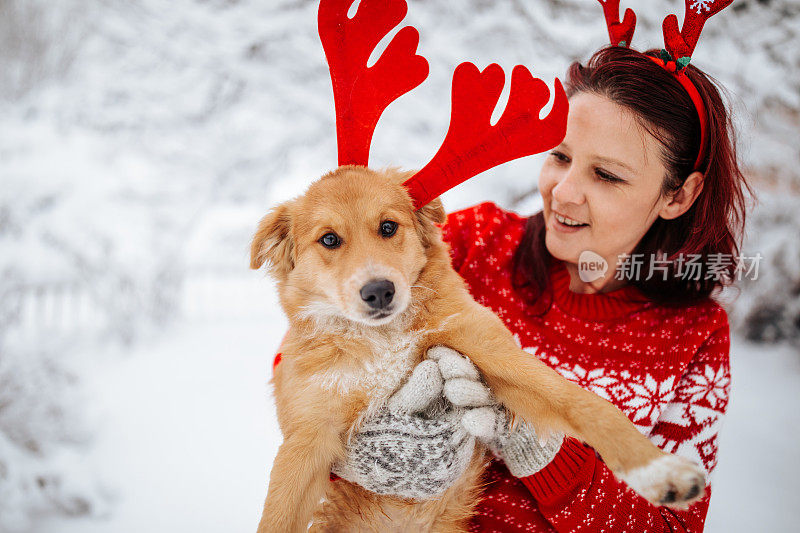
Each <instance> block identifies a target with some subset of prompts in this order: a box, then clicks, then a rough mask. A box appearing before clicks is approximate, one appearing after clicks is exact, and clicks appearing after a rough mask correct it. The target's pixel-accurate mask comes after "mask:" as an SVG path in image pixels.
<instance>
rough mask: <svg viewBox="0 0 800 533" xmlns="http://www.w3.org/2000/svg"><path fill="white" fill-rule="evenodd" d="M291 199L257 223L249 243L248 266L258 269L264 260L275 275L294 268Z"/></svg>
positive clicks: (273, 209) (280, 274) (292, 204)
mask: <svg viewBox="0 0 800 533" xmlns="http://www.w3.org/2000/svg"><path fill="white" fill-rule="evenodd" d="M293 206H294V202H293V201H289V202H284V203H282V204H280V205H277V206H275V207H273V208H272V210H270V212H269V213H267V215H266V216H265V217H264V218H262V219H261V222H259V223H258V229H257V230H256V234H255V235H253V242H252V244H251V245H250V268H252V269H253V270H258V269H259V268H261V265H263V264H264V262H265V261H268V262H269V270H270V272H271V273H272V274H273V275H275V276H285V275H286V274H288V273H289V272H290V271H291V270H292V269H293V268H294V241H293V239H292V234H291V229H292V208H293Z"/></svg>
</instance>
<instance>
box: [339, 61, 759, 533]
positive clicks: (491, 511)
mask: <svg viewBox="0 0 800 533" xmlns="http://www.w3.org/2000/svg"><path fill="white" fill-rule="evenodd" d="M646 55H650V56H654V57H655V56H657V51H656V50H650V51H648V52H646V53H641V52H637V51H634V50H630V49H628V48H624V47H617V46H614V47H607V48H604V49H601V50H599V51H598V52H597V53H595V54H594V55H593V56H592V57H591V59H590V60H589V62H588V63H587V65H586V66H583V65H581V64H579V63H574V64H573V65H571V67H570V69H569V71H568V74H567V80H566V84H565V86H566V89H567V95H568V97H569V99H570V111H569V119H568V124H567V133H566V137H565V138H564V140H563V142H562V143H561V144H560V145H559V146H558V147H556V148H555V149H554V150H553V151H552V152H551V153H550V154H549V155H548V157H547V160H546V162H545V164H544V166H543V167H542V170H541V174H540V176H539V190H540V192H541V194H542V198H543V202H544V209H543V211H542V212H540V213H538V214H536V215H533V216H531V217H529V218H527V219H525V218H521V217H519V216H517V215H515V214H513V213H510V212H506V211H503V210H502V209H500V208H498V207H496V206H494V205H493V204H489V203H484V204H481V205H478V206H476V207H474V208H471V209H466V210H463V211H459V212H456V213H453V214H451V215H450V216H449V217H448V221H447V224H446V225H445V226H444V229H443V230H444V235H445V239H446V240H447V241H448V242H449V244H450V246H451V254H452V262H453V266H454V267H455V268H456V269H457V270H458V271H459V273H460V274H461V275H462V276H463V277H464V279H465V280H466V282H467V283H468V285H469V286H470V290H471V292H472V294H473V296H474V297H475V298H476V299H477V300H478V301H479V302H481V303H482V304H484V305H486V306H488V307H490V308H492V309H493V310H494V311H495V312H496V313H497V314H498V316H500V317H501V318H502V319H503V320H504V321H505V323H506V325H507V326H508V328H509V329H510V330H511V331H512V332H514V333H515V334H516V335H517V336H518V338H519V341H520V343H521V345H522V346H523V347H524V348H527V349H529V351H531V352H534V353H535V356H537V357H539V358H541V359H542V360H543V361H545V362H546V363H548V364H549V365H551V366H552V367H553V368H555V369H556V370H557V371H558V372H560V373H561V374H562V375H564V376H565V377H567V378H568V379H571V380H573V381H575V382H577V383H578V384H580V385H581V386H583V387H584V388H587V389H589V390H591V391H593V392H595V393H597V394H599V395H601V396H603V397H605V398H606V399H608V400H609V401H611V402H612V403H614V404H615V405H616V406H617V407H619V408H620V409H621V410H622V411H623V412H624V413H626V414H627V415H628V417H629V418H630V419H631V420H632V421H633V423H634V424H636V425H637V426H638V428H639V429H640V430H641V431H642V432H643V433H644V434H645V435H647V436H648V437H649V438H650V439H651V440H652V441H653V442H654V443H655V444H656V445H658V446H660V447H661V448H662V449H664V450H666V451H668V452H671V453H675V454H678V455H682V456H685V457H688V458H690V459H692V460H694V461H696V462H697V463H699V464H701V465H702V466H704V467H705V469H706V470H707V472H708V473H709V474H711V473H712V472H713V469H714V466H715V464H716V451H717V431H718V428H719V425H720V421H721V419H722V417H723V415H724V413H725V410H726V406H727V401H728V390H729V383H730V378H729V364H728V351H729V328H728V321H727V316H726V314H725V312H724V311H723V309H722V308H721V307H720V306H719V305H718V304H717V303H715V302H714V301H713V300H712V299H711V298H710V296H711V295H712V294H713V293H714V292H715V290H717V289H719V288H720V287H721V286H722V285H723V284H725V283H728V282H729V281H730V280H731V279H732V278H733V274H734V269H735V262H736V255H737V251H738V246H737V242H738V238H739V234H740V231H741V229H742V226H743V224H744V197H745V196H744V195H745V191H746V190H747V189H748V186H747V184H746V183H745V180H744V177H743V175H742V173H741V171H740V169H739V167H738V164H737V158H736V152H735V142H734V138H733V131H732V125H731V120H730V116H729V114H728V112H727V110H726V108H725V106H724V104H723V102H722V99H721V98H720V95H719V92H718V90H717V88H716V86H715V85H714V83H712V81H711V80H710V79H709V78H708V77H707V76H706V75H705V74H703V73H702V72H701V71H700V70H698V69H697V68H695V67H694V66H691V65H690V66H689V67H687V71H686V72H687V75H688V76H689V78H690V79H691V81H692V82H693V84H694V85H695V86H696V87H697V90H698V92H699V93H700V95H701V98H702V100H703V104H704V106H705V108H706V110H707V120H708V124H707V131H708V133H707V139H706V144H705V146H706V147H707V148H706V150H704V152H705V153H704V154H699V153H698V152H699V151H700V146H701V139H700V124H699V118H698V112H697V111H696V109H695V106H694V105H693V104H692V101H691V100H690V97H689V96H688V94H687V92H686V90H685V89H684V88H683V87H682V86H681V85H680V84H679V83H678V82H677V81H676V79H675V76H674V75H673V74H671V73H670V72H667V71H666V70H665V69H664V68H662V67H661V66H659V65H657V64H656V63H655V62H654V61H652V60H651V59H649V58H648V57H646ZM697 161H700V164H699V166H696V162H697ZM588 252H592V253H591V254H589V255H588V257H590V258H592V259H593V260H594V264H595V266H596V267H599V268H601V272H602V265H603V262H605V264H606V265H607V268H606V270H605V276H601V277H597V276H600V273H594V272H592V271H586V269H581V268H580V262H581V261H583V260H584V258H585V257H587V256H584V257H581V254H585V253H588ZM664 253H666V254H667V255H668V256H669V257H670V258H671V260H670V261H667V260H665V258H664V256H663V254H664ZM626 258H627V260H626ZM592 274H594V275H592ZM533 356H534V355H532V357H533ZM451 400H452V398H451ZM456 403H458V402H457V401H456ZM387 416H388V415H387V414H386V413H383V414H382V415H381V417H382V418H381V420H380V423H379V424H378V425H377V426H375V427H370V426H369V424H368V425H367V427H366V429H365V430H363V432H362V434H360V435H358V438H356V439H355V441H354V442H353V444H352V445H351V447H350V449H349V455H348V461H347V462H346V463H348V464H349V463H353V464H355V463H356V462H358V459H359V457H360V456H362V454H364V453H365V450H367V449H370V447H371V449H372V450H374V449H376V446H375V442H374V441H375V439H378V440H380V449H382V450H395V451H397V450H399V452H398V453H397V454H394V455H393V453H386V454H384V456H383V458H384V461H385V462H386V463H388V464H384V465H382V466H383V467H384V468H389V469H391V464H392V461H395V460H396V461H397V462H398V464H402V468H403V469H406V472H408V469H409V468H411V467H412V465H413V461H410V460H409V457H411V455H413V453H412V452H410V451H409V450H412V451H414V452H417V453H421V451H424V450H427V452H426V453H428V454H429V457H426V461H425V465H426V466H425V468H424V469H419V471H415V472H413V473H411V474H408V475H406V476H400V477H399V478H397V477H396V478H394V479H396V480H397V481H394V482H389V483H388V484H387V483H386V477H385V476H384V477H383V478H382V481H381V483H382V484H381V485H379V486H378V485H374V484H373V481H374V480H375V479H376V478H377V477H380V473H378V472H377V471H373V470H370V468H366V469H365V468H361V469H360V470H358V469H354V468H349V467H348V464H345V465H340V466H339V467H338V468H337V469H336V471H337V472H344V473H345V477H347V475H348V474H349V477H347V478H348V479H351V480H352V481H355V482H357V483H361V484H363V485H365V486H367V487H368V488H373V489H377V490H379V491H380V492H384V493H392V492H393V488H399V484H400V483H405V484H406V485H407V484H408V483H409V481H408V480H409V479H410V478H413V479H415V480H420V481H419V483H418V484H417V485H416V486H415V487H414V490H416V491H417V492H418V493H419V492H420V491H422V492H424V487H425V486H431V487H437V486H440V485H441V483H440V482H441V481H442V480H441V479H427V478H436V476H439V477H443V476H444V477H447V476H449V478H452V477H457V475H458V474H459V472H453V471H451V470H449V469H448V468H447V466H448V465H446V464H445V465H444V466H443V467H442V468H433V467H431V464H432V463H435V461H436V457H433V454H438V455H437V456H438V457H442V458H446V457H452V456H453V455H454V453H453V450H452V449H451V450H448V453H440V451H436V452H434V451H432V450H434V449H437V448H441V447H445V448H447V447H448V446H449V447H450V448H455V447H463V446H472V445H473V444H472V443H473V441H472V440H469V439H457V440H454V439H449V440H448V439H443V440H439V441H436V445H435V446H433V447H431V445H430V442H432V441H431V439H432V438H434V437H435V435H434V434H435V433H436V432H437V431H439V430H440V429H441V426H436V424H441V423H442V420H441V419H438V420H437V419H433V420H431V421H430V423H431V427H432V428H433V429H432V434H431V435H422V433H424V431H423V430H420V428H421V427H423V426H424V423H423V422H422V420H423V419H422V417H419V416H416V417H413V416H412V417H410V419H408V420H404V419H403V418H402V417H396V418H391V419H390V420H387ZM403 424H407V425H409V427H410V426H411V425H413V427H414V428H415V432H404V431H390V430H389V429H387V428H392V427H394V428H395V429H396V428H397V427H401V426H403ZM380 428H382V429H380ZM376 429H379V430H378V431H376ZM526 431H527V430H526V428H524V427H523V428H520V429H518V430H515V431H514V432H511V433H508V432H506V433H505V434H503V435H500V436H499V437H497V438H495V439H494V440H493V441H492V442H491V443H490V445H491V447H492V448H493V450H494V451H495V454H496V455H497V457H498V459H497V460H495V461H494V462H493V463H492V464H491V466H490V468H489V470H488V474H487V480H486V481H487V486H486V489H485V491H484V494H483V499H482V501H481V503H480V505H479V507H478V510H477V514H476V516H475V518H474V520H473V522H472V530H473V531H502V532H512V531H563V532H571V531H578V530H580V531H648V532H655V531H701V530H702V529H703V523H704V521H705V516H706V512H707V510H708V503H709V497H710V492H711V490H710V488H709V490H708V491H707V493H706V495H705V496H704V497H703V498H702V499H701V500H700V501H698V502H697V503H695V504H693V505H692V506H691V507H690V508H689V509H688V510H686V511H675V510H671V509H668V508H666V507H655V506H653V505H651V504H649V503H648V502H647V501H646V500H644V499H643V498H642V497H640V496H638V495H637V494H635V493H634V492H633V491H631V490H630V489H629V488H627V486H626V485H625V484H624V483H623V482H621V481H619V480H617V479H616V478H615V477H614V476H613V475H612V474H611V472H610V471H609V469H608V468H607V467H606V466H605V465H604V464H603V463H602V461H601V460H600V459H599V458H598V457H597V456H596V454H595V453H594V451H593V450H591V449H590V448H588V447H586V446H584V445H582V444H580V443H579V442H578V441H576V440H574V439H571V438H566V439H562V438H561V437H558V436H557V437H551V438H550V439H549V440H548V441H546V442H544V443H541V442H539V439H537V438H536V437H535V436H534V435H531V434H530V433H529V432H526ZM451 433H452V432H451ZM409 439H411V442H409ZM414 439H417V440H418V441H419V446H418V447H417V448H415V445H417V444H418V442H417V440H414ZM425 439H427V440H425ZM423 440H425V442H426V444H425V445H424V446H423V445H422V444H421V443H422V441H423ZM403 453H405V454H407V455H408V456H405V457H403V456H402V455H403ZM373 463H374V462H373ZM349 466H352V464H350V465H349ZM375 468H378V465H375ZM356 471H357V473H356ZM449 478H448V479H449ZM401 480H402V481H401ZM437 482H439V483H438V484H437ZM393 483H394V485H393ZM406 488H407V487H406ZM403 492H404V491H403V490H398V491H396V493H397V494H401V493H403ZM405 492H406V493H408V491H405Z"/></svg>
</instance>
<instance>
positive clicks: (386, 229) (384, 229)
mask: <svg viewBox="0 0 800 533" xmlns="http://www.w3.org/2000/svg"><path fill="white" fill-rule="evenodd" d="M395 231H397V222H393V221H391V220H384V221H383V222H381V235H382V236H384V237H391V236H392V235H394V232H395Z"/></svg>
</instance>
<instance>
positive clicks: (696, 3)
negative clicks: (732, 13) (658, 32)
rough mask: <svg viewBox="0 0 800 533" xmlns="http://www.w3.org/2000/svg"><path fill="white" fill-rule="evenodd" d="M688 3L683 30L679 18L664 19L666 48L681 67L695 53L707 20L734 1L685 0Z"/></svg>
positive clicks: (668, 17)
mask: <svg viewBox="0 0 800 533" xmlns="http://www.w3.org/2000/svg"><path fill="white" fill-rule="evenodd" d="M684 1H685V3H686V16H685V17H684V19H683V28H682V29H681V31H678V17H676V16H675V15H668V16H667V17H666V18H665V19H664V23H663V24H662V29H663V30H664V46H665V48H666V49H667V52H669V53H670V54H671V55H672V58H673V59H674V60H675V61H676V62H678V63H679V64H680V66H681V67H684V66H686V64H687V63H689V58H690V57H691V56H692V52H694V47H695V46H696V45H697V40H698V39H699V38H700V32H701V31H703V25H704V24H705V22H706V20H708V19H709V18H711V17H712V16H713V15H716V14H717V13H719V12H720V11H722V10H723V9H725V8H726V7H728V6H729V5H731V3H732V2H733V0H684Z"/></svg>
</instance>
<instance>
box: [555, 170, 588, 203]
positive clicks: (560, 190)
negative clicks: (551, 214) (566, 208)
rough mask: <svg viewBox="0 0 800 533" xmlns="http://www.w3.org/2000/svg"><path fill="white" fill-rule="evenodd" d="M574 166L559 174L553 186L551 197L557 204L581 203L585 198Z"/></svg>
mask: <svg viewBox="0 0 800 533" xmlns="http://www.w3.org/2000/svg"><path fill="white" fill-rule="evenodd" d="M576 174H577V173H576V172H575V169H574V167H572V168H570V169H569V170H567V171H566V172H565V173H563V174H562V175H561V179H560V180H558V182H557V183H556V185H555V187H553V192H552V194H553V199H554V200H555V201H556V202H558V203H559V204H578V205H580V204H582V203H583V202H584V201H585V200H586V196H584V194H583V190H582V188H581V184H580V181H579V179H578V176H577V175H576Z"/></svg>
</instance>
